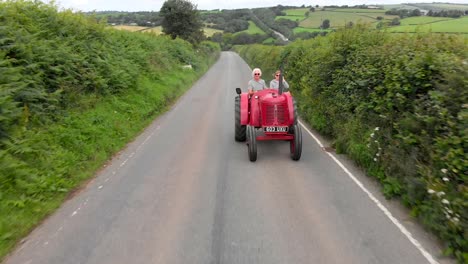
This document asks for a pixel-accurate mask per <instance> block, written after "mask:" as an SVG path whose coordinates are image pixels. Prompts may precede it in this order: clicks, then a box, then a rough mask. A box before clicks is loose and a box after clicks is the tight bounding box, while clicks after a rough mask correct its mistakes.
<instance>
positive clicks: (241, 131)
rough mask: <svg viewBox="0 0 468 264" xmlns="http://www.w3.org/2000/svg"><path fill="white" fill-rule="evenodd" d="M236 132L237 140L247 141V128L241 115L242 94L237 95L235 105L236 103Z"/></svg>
mask: <svg viewBox="0 0 468 264" xmlns="http://www.w3.org/2000/svg"><path fill="white" fill-rule="evenodd" d="M234 113H235V119H234V134H235V139H236V141H241V142H243V141H245V138H246V131H245V130H246V128H245V126H243V125H241V123H240V121H241V116H240V96H236V99H235V105H234Z"/></svg>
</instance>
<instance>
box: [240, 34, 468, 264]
mask: <svg viewBox="0 0 468 264" xmlns="http://www.w3.org/2000/svg"><path fill="white" fill-rule="evenodd" d="M236 49H237V51H238V52H239V53H240V54H241V56H243V57H244V58H245V59H246V60H247V61H248V62H249V64H250V65H252V66H255V67H261V68H264V67H265V68H275V67H278V65H279V64H280V63H281V60H283V59H284V60H285V61H286V64H285V65H286V66H285V75H286V78H287V79H288V81H289V82H290V84H291V91H292V92H293V93H294V95H295V98H296V100H297V101H298V106H299V109H300V113H301V115H302V118H303V119H305V120H306V121H308V122H309V123H310V124H311V125H312V127H314V128H315V129H316V130H318V131H319V132H321V133H323V134H326V135H329V136H331V137H332V138H333V139H334V146H335V147H336V149H337V151H338V152H342V153H347V154H348V155H349V156H351V157H352V158H353V159H354V160H356V161H357V163H358V164H359V165H361V166H363V167H365V168H366V169H367V172H368V174H369V175H371V176H374V177H376V178H377V179H378V180H379V181H380V182H381V183H382V186H383V193H384V194H385V195H386V197H389V198H390V197H395V196H396V197H400V198H401V200H402V201H403V203H404V204H405V205H407V206H409V207H410V208H411V213H412V215H413V216H414V217H417V218H418V219H419V220H420V221H421V222H422V223H423V224H424V225H425V226H426V227H428V228H429V229H431V230H432V231H434V232H435V233H436V234H437V235H438V236H439V237H440V238H441V239H442V240H443V241H445V242H446V245H447V250H446V253H447V254H450V255H454V256H456V258H457V259H458V260H459V261H460V262H467V261H468V187H467V185H466V182H467V178H468V176H467V175H468V156H467V149H468V121H467V120H468V118H467V117H468V58H467V55H468V45H466V40H465V39H464V38H462V37H458V36H447V35H440V34H408V35H392V34H390V33H386V32H382V31H375V30H371V29H369V28H368V27H367V26H364V25H357V26H354V27H352V28H350V29H344V30H341V31H338V32H335V33H332V34H329V35H328V36H327V37H319V38H316V39H313V40H307V41H298V42H295V43H293V44H292V45H290V46H287V47H284V48H283V50H280V51H278V50H276V49H275V50H274V52H275V53H278V52H279V53H281V55H280V56H278V57H277V60H276V61H272V60H271V59H269V60H266V61H262V60H261V59H260V58H259V57H258V56H256V57H254V54H256V55H259V54H262V55H267V54H269V53H270V49H272V48H271V47H268V46H259V45H257V46H243V47H236ZM265 63H272V64H273V65H272V64H268V65H266V64H265Z"/></svg>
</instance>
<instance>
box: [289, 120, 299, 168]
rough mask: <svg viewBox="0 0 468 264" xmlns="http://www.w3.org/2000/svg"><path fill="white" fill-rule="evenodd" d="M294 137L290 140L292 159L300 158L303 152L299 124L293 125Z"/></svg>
mask: <svg viewBox="0 0 468 264" xmlns="http://www.w3.org/2000/svg"><path fill="white" fill-rule="evenodd" d="M292 130H293V134H294V138H293V139H292V140H291V141H290V142H289V148H290V151H291V159H293V160H299V159H301V154H302V131H301V127H300V126H299V125H293V126H292Z"/></svg>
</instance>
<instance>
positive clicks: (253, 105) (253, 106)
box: [249, 95, 261, 127]
mask: <svg viewBox="0 0 468 264" xmlns="http://www.w3.org/2000/svg"><path fill="white" fill-rule="evenodd" d="M258 99H259V98H258V96H257V95H253V96H252V97H251V98H250V122H249V123H250V125H251V126H253V127H259V126H260V118H261V117H260V104H259V103H258Z"/></svg>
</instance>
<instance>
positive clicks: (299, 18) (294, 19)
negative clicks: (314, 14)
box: [275, 16, 305, 22]
mask: <svg viewBox="0 0 468 264" xmlns="http://www.w3.org/2000/svg"><path fill="white" fill-rule="evenodd" d="M281 18H283V19H289V20H291V21H297V22H301V21H302V20H304V19H305V16H277V17H275V20H278V19H281Z"/></svg>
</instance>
